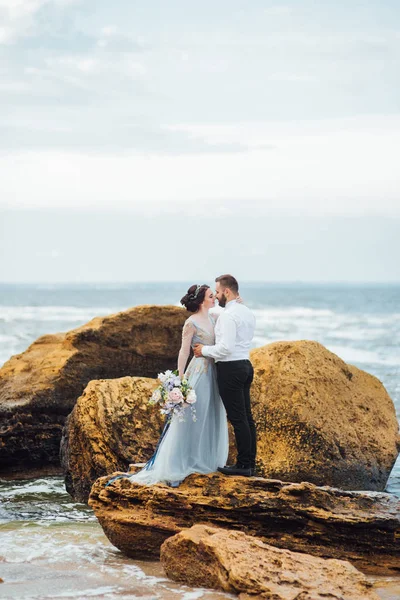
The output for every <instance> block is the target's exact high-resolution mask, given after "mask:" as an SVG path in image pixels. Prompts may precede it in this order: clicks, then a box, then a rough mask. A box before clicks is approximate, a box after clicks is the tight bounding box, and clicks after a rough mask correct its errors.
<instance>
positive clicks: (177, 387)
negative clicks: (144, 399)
mask: <svg viewBox="0 0 400 600" xmlns="http://www.w3.org/2000/svg"><path fill="white" fill-rule="evenodd" d="M158 380H159V381H160V382H161V385H159V386H158V387H157V388H156V389H155V390H154V392H153V393H152V395H151V398H150V400H149V403H150V404H158V405H159V407H160V412H161V414H163V415H167V416H168V420H169V421H170V420H171V419H172V417H173V415H176V416H177V417H178V419H179V421H184V420H185V409H186V408H189V407H190V410H191V413H192V419H193V421H196V409H195V407H194V406H193V405H194V403H195V402H196V400H197V398H196V392H195V391H194V390H193V389H192V388H191V387H190V386H189V383H188V380H187V379H185V377H183V378H182V379H181V378H180V377H179V375H178V371H165V373H159V374H158Z"/></svg>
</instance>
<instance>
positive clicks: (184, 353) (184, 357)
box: [178, 319, 195, 377]
mask: <svg viewBox="0 0 400 600" xmlns="http://www.w3.org/2000/svg"><path fill="white" fill-rule="evenodd" d="M194 332H195V327H194V325H193V323H192V322H191V320H190V319H187V320H186V321H185V324H184V326H183V329H182V344H181V349H180V350H179V355H178V373H179V377H183V375H184V373H185V367H186V363H187V361H188V358H189V354H190V346H191V343H192V338H193V335H194Z"/></svg>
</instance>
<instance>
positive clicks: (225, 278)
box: [215, 275, 239, 294]
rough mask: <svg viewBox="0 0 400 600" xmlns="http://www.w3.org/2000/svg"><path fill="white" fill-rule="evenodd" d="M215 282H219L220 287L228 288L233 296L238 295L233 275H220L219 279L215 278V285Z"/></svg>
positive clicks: (237, 286)
mask: <svg viewBox="0 0 400 600" xmlns="http://www.w3.org/2000/svg"><path fill="white" fill-rule="evenodd" d="M217 281H219V283H220V284H221V287H223V288H229V289H230V290H231V292H233V293H234V294H238V293H239V284H238V282H237V280H236V279H235V278H234V276H233V275H220V276H219V277H216V279H215V283H217Z"/></svg>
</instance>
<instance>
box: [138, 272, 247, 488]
mask: <svg viewBox="0 0 400 600" xmlns="http://www.w3.org/2000/svg"><path fill="white" fill-rule="evenodd" d="M215 282H216V289H215V296H214V293H213V292H212V290H211V288H210V287H209V286H208V285H192V286H191V287H190V288H189V289H188V292H187V294H186V295H185V296H184V297H183V298H182V300H181V304H182V305H183V306H185V307H186V309H187V310H188V311H189V312H191V313H193V314H192V315H191V316H190V317H189V318H188V319H187V320H186V321H185V324H184V326H183V331H182V346H181V349H180V351H179V357H178V372H179V376H180V377H183V375H184V374H185V377H186V378H187V379H188V382H189V385H190V387H191V388H193V389H194V390H195V392H196V396H197V402H196V421H192V420H191V419H186V420H185V421H184V422H182V421H179V419H177V418H175V417H173V419H172V421H171V424H170V427H169V429H168V431H167V433H166V434H165V436H164V437H162V439H161V440H160V442H159V444H158V446H157V449H156V453H155V455H154V456H153V458H152V459H151V460H150V461H149V462H148V463H147V464H146V465H145V467H144V468H143V469H142V470H141V471H139V472H138V473H135V474H134V475H131V476H130V477H129V479H130V480H131V481H133V482H136V483H142V484H147V485H151V484H154V483H157V482H165V483H167V484H168V485H170V486H172V487H177V486H179V484H180V483H181V482H182V481H183V480H184V479H185V477H187V476H188V475H190V474H191V473H213V472H215V471H217V470H218V471H220V472H221V473H224V474H225V475H243V476H247V477H248V476H250V475H253V474H254V469H255V459H256V429H255V425H254V421H253V417H252V414H251V406H250V386H251V382H252V380H253V367H252V365H251V362H250V360H249V350H250V344H251V341H252V339H253V335H254V328H255V318H254V315H253V314H252V312H251V311H250V310H249V309H248V308H247V307H246V306H245V305H244V304H243V303H242V301H241V298H240V296H239V286H238V282H237V281H236V279H235V278H234V277H233V276H232V275H221V276H220V277H217V278H216V280H215ZM215 298H216V299H217V300H218V304H219V308H217V307H215ZM191 349H193V352H194V356H193V358H192V360H191V361H190V363H189V365H188V367H187V369H186V364H187V361H188V358H189V354H190V350H191ZM185 369H186V370H185ZM227 418H228V419H229V421H230V422H231V423H232V425H233V429H234V432H235V438H236V446H237V460H236V464H235V465H233V466H225V464H226V460H227V458H228V444H229V442H228V423H227Z"/></svg>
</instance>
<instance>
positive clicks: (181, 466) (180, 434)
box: [129, 315, 229, 486]
mask: <svg viewBox="0 0 400 600" xmlns="http://www.w3.org/2000/svg"><path fill="white" fill-rule="evenodd" d="M215 318H216V317H215ZM215 318H214V317H213V316H211V315H210V316H209V325H210V327H209V329H208V328H207V329H206V328H205V327H201V326H200V325H199V324H198V323H196V315H192V316H191V317H189V318H188V319H187V320H186V321H185V324H184V327H183V331H182V347H181V350H180V353H179V359H178V368H179V369H180V371H183V370H184V367H185V365H186V363H187V360H188V357H189V353H190V348H191V347H193V346H194V345H195V344H205V345H208V346H212V345H214V344H215V335H214V326H215ZM185 375H186V378H187V379H188V381H189V385H190V386H191V387H192V388H193V389H194V390H195V392H196V395H197V401H196V402H195V404H194V405H193V406H194V408H195V409H196V421H193V419H192V413H191V410H190V408H187V409H185V421H183V422H182V421H179V419H178V418H177V417H176V416H173V417H172V421H171V423H170V426H169V428H168V430H167V432H166V433H165V435H164V437H162V439H161V441H160V443H159V445H158V447H157V450H156V453H155V456H153V458H152V459H151V460H150V461H149V462H148V463H147V464H146V466H145V467H144V468H143V469H142V470H141V471H139V472H137V473H134V474H133V475H130V476H129V479H130V481H132V482H135V483H140V484H144V485H152V484H154V483H158V482H164V483H168V484H170V485H173V486H177V485H179V483H180V482H181V481H183V479H185V477H187V476H188V475H190V474H191V473H213V472H215V471H216V470H217V468H218V467H223V466H224V465H225V464H226V460H227V458H228V445H229V441H228V423H227V418H226V412H225V408H224V406H223V404H222V400H221V398H220V395H219V392H218V384H217V377H216V369H215V364H214V360H213V359H210V358H204V357H201V358H196V357H193V358H192V360H191V361H190V363H189V365H188V367H187V369H186V371H185Z"/></svg>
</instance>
